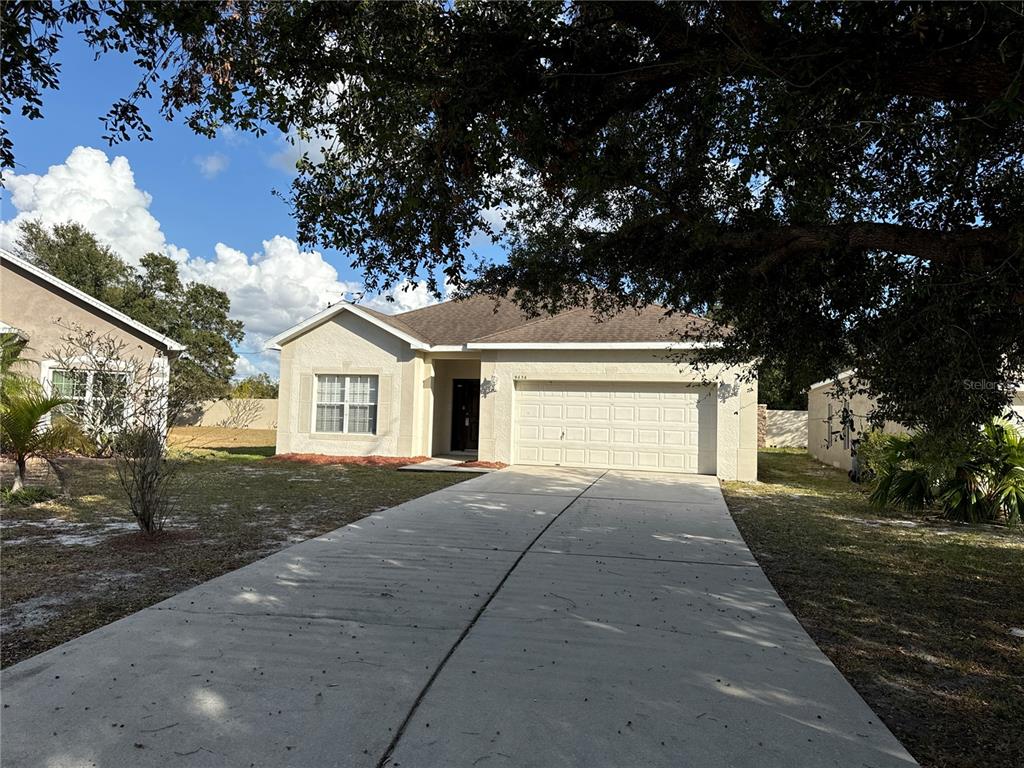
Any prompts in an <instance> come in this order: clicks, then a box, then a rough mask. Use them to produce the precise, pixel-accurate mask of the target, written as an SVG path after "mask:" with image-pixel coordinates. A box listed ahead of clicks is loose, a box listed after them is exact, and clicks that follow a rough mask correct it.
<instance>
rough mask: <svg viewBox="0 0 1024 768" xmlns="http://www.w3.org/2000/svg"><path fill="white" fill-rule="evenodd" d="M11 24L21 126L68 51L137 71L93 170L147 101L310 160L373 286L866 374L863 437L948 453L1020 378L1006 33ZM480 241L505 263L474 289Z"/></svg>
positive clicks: (20, 10) (1019, 141)
mask: <svg viewBox="0 0 1024 768" xmlns="http://www.w3.org/2000/svg"><path fill="white" fill-rule="evenodd" d="M3 13H4V22H5V27H6V28H7V29H8V30H9V32H8V35H5V42H4V63H5V64H6V66H5V72H4V74H3V78H4V80H3V86H4V89H3V90H4V94H5V97H4V98H5V99H8V100H13V101H18V102H20V103H21V105H22V110H23V111H24V112H26V113H27V114H29V115H30V116H34V115H35V114H36V113H37V112H38V110H39V109H40V108H41V107H40V105H41V91H42V89H44V88H49V87H56V85H57V80H58V76H59V72H57V71H56V70H55V69H54V66H53V63H52V61H53V59H52V53H53V52H54V51H55V50H56V49H57V47H58V46H59V37H58V36H57V35H58V33H59V31H60V29H61V26H62V25H63V24H65V23H72V22H73V23H76V24H78V25H80V27H81V28H82V29H83V30H84V35H85V37H86V39H87V40H88V41H89V42H90V43H91V44H92V45H93V46H95V47H96V49H97V50H98V51H101V52H111V53H122V52H130V54H131V55H132V56H134V57H135V60H136V61H137V63H138V64H139V66H140V67H141V69H142V72H143V79H142V81H141V83H140V86H139V89H138V90H137V91H136V92H135V93H132V94H126V95H125V98H124V99H123V100H121V101H119V102H118V103H116V104H114V105H113V107H112V108H111V110H110V111H109V112H108V114H107V116H106V120H107V125H108V128H109V135H110V138H111V140H122V139H127V138H130V137H132V136H141V137H146V136H147V134H148V127H147V126H146V124H145V122H144V120H143V118H142V114H143V113H142V111H141V110H140V104H141V103H143V102H144V101H145V97H147V96H149V95H151V94H152V95H154V96H155V98H157V99H158V100H159V103H160V108H161V110H162V113H163V114H164V116H166V117H168V118H172V119H176V118H179V117H180V118H181V119H183V120H185V121H186V122H187V124H188V125H189V126H191V127H192V128H193V129H194V130H195V131H197V132H198V133H200V134H204V135H208V136H212V135H215V134H216V133H217V132H218V131H219V130H221V129H222V128H224V127H225V126H231V127H234V128H236V129H241V130H248V131H257V132H260V131H264V130H267V129H270V128H276V129H279V130H281V131H285V132H287V133H288V134H289V135H290V136H292V137H293V138H294V139H295V140H296V141H300V142H303V143H304V146H308V147H309V152H307V154H306V155H305V157H304V158H303V159H302V160H301V161H300V162H299V164H298V176H297V178H296V179H295V181H294V183H293V185H292V189H291V193H290V196H289V199H290V201H291V204H292V206H293V208H294V213H295V217H296V220H297V223H298V230H299V234H300V238H301V239H302V240H303V241H304V242H305V243H310V244H320V245H323V246H329V247H334V248H339V249H341V250H343V251H344V252H346V253H347V254H349V255H350V256H351V258H352V261H353V264H354V265H355V266H357V267H361V268H363V269H364V270H365V271H366V273H367V278H368V284H369V286H370V287H371V288H376V287H382V286H383V285H385V284H390V283H394V282H395V281H397V280H400V279H402V278H404V277H410V276H416V275H420V276H426V277H428V278H434V277H435V276H437V275H439V274H444V275H445V276H446V277H448V278H449V279H451V280H454V281H455V282H456V283H460V284H462V285H464V287H467V288H470V289H474V290H487V291H493V292H496V293H499V292H505V291H512V292H513V295H514V296H515V298H516V300H517V301H519V302H521V303H522V304H523V305H524V306H525V307H526V308H528V309H531V310H535V311H544V310H553V309H558V308H561V307H564V306H566V305H573V304H579V303H584V302H589V303H591V304H593V305H594V308H595V310H596V311H599V312H605V311H613V310H615V309H620V308H623V307H627V308H628V307H630V306H635V305H638V304H643V303H647V302H658V303H661V304H663V305H664V306H666V307H667V308H669V309H670V310H676V311H692V312H698V313H701V314H706V315H710V316H712V317H714V318H715V319H716V320H718V321H719V322H720V323H721V324H722V325H728V326H729V327H730V328H731V332H730V333H729V334H728V335H727V336H726V337H724V338H722V339H719V340H720V341H722V342H723V345H722V346H721V347H715V348H712V349H709V350H707V351H706V352H704V353H702V355H703V357H704V359H706V360H708V361H710V360H713V359H715V360H724V361H728V362H741V361H749V360H756V361H758V362H759V363H760V364H761V365H762V366H763V367H765V368H766V369H771V370H775V371H790V372H793V373H794V375H798V376H799V377H800V378H799V379H798V380H797V381H798V383H800V384H808V383H810V381H811V380H813V379H815V378H822V377H823V376H824V375H833V374H836V373H838V372H839V371H841V370H843V369H845V368H847V367H851V366H855V367H857V369H858V370H859V371H860V372H861V374H862V378H861V380H862V381H866V382H869V386H870V389H871V390H872V393H873V394H877V395H878V396H879V402H880V408H881V410H880V415H881V416H885V417H887V418H892V419H896V420H899V421H902V422H904V423H906V424H908V425H909V426H920V425H927V426H930V427H932V428H934V429H939V430H951V431H955V430H960V431H962V430H963V429H964V428H966V427H969V426H971V425H977V424H980V423H982V422H983V421H985V420H986V419H987V418H988V417H989V416H991V415H994V414H995V413H997V412H998V411H999V409H1000V408H1001V407H1002V406H1003V405H1005V403H1006V402H1007V400H1008V397H1009V394H1008V393H1009V392H1010V384H1011V382H1012V380H1013V379H1015V378H1018V377H1019V374H1020V371H1021V370H1022V369H1024V279H1022V271H1024V247H1022V244H1024V100H1022V94H1021V88H1020V86H1021V82H1022V72H1024V3H1021V2H1001V3H988V2H977V3H925V2H902V3H840V4H835V3H726V2H712V3H701V4H696V3H680V4H675V3H655V2H623V3H617V2H563V3H531V4H526V3H513V2H496V3H488V2H473V1H467V2H457V3H440V2H438V3H433V2H417V3H383V2H362V3H356V2H350V3H271V2H241V3H239V2H228V1H227V0H225V1H224V2H218V3H208V4H207V3H198V4H192V3H177V4H173V5H172V4H163V3H153V2H141V3H119V2H108V3H102V4H100V5H98V6H88V7H85V4H82V3H71V4H69V5H68V6H64V7H63V10H61V11H56V10H54V9H53V8H52V7H50V6H47V7H45V8H42V7H40V6H38V5H36V4H29V3H9V4H5V5H4V10H3ZM33 25H34V28H35V29H36V33H35V35H34V36H30V35H29V34H28V33H27V32H26V31H25V30H27V29H28V28H29V27H30V26H33ZM19 30H20V31H21V34H15V33H16V32H18V31H19ZM6 38H11V39H6ZM0 159H2V160H6V161H8V162H9V160H10V157H9V156H8V157H0ZM499 219H500V221H499ZM496 222H498V223H496ZM481 231H482V232H485V233H489V234H491V235H492V236H493V237H494V238H495V239H497V240H500V241H501V242H503V243H505V244H506V245H507V248H508V254H509V255H508V260H507V262H506V263H500V264H483V265H477V264H474V263H473V262H472V261H471V255H470V254H471V250H470V248H469V245H470V242H471V239H472V238H473V237H474V236H478V235H479V233H480V232H481ZM461 281H465V282H461Z"/></svg>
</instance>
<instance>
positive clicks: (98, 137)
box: [0, 33, 500, 373]
mask: <svg viewBox="0 0 1024 768" xmlns="http://www.w3.org/2000/svg"><path fill="white" fill-rule="evenodd" d="M58 60H59V61H60V62H61V64H62V67H63V69H62V74H61V87H60V90H58V91H47V92H45V93H44V102H43V114H44V117H43V118H42V119H41V120H31V121H30V120H26V119H24V118H22V117H21V116H20V115H18V114H14V115H12V116H11V117H10V120H9V125H10V128H11V134H12V139H13V141H14V145H15V148H14V151H15V158H16V167H15V170H14V174H13V175H11V174H8V176H7V178H5V183H6V185H7V189H4V190H0V244H4V245H8V246H9V245H10V244H11V238H12V237H13V236H14V235H13V233H14V232H15V230H16V225H17V223H18V221H21V220H24V219H25V218H30V217H31V218H38V219H40V220H42V221H44V223H50V224H52V223H56V222H57V221H63V220H68V219H73V220H79V221H80V222H81V223H83V224H85V225H86V226H88V227H89V228H90V229H92V230H93V231H94V232H96V234H97V235H98V236H100V238H101V239H102V240H104V241H105V242H107V244H108V245H110V246H111V247H113V248H114V249H115V250H116V251H118V252H119V253H120V254H121V255H122V256H123V257H124V258H125V259H126V260H127V261H129V262H131V261H133V260H136V259H137V258H138V257H139V256H141V255H142V252H145V250H155V249H158V248H159V249H164V250H167V251H168V252H170V253H172V254H173V255H176V257H177V258H179V260H180V262H181V268H182V272H183V274H184V275H185V276H186V277H189V278H192V279H201V280H204V281H205V282H209V283H211V284H213V285H216V286H217V287H218V288H221V289H222V290H225V291H227V292H228V294H229V295H230V296H231V298H232V313H233V314H234V315H235V316H237V317H238V318H239V319H241V320H243V322H245V323H246V328H247V331H248V334H249V335H248V336H247V338H246V341H245V342H244V343H243V345H242V346H241V347H240V350H239V351H240V355H241V357H242V360H240V364H239V371H240V373H249V372H252V371H254V370H257V369H258V370H267V371H269V372H271V373H276V357H275V356H274V355H273V354H265V353H263V352H262V343H263V341H264V340H265V339H266V338H267V337H268V336H269V335H272V334H273V333H274V332H276V331H277V330H282V329H283V328H285V327H287V326H288V325H290V324H292V323H294V322H298V321H299V320H301V319H302V318H303V317H305V316H308V315H309V314H312V313H313V312H316V311H319V309H322V308H323V306H325V305H326V303H329V302H333V301H337V300H338V299H339V298H342V294H343V293H345V292H346V291H349V292H350V293H349V296H350V297H351V296H352V295H354V294H355V293H357V292H358V291H359V289H360V288H361V282H362V276H361V274H360V273H359V272H357V271H355V270H353V269H352V268H351V267H350V266H349V264H348V260H347V259H346V258H345V256H344V255H343V254H341V253H338V252H336V251H326V250H321V249H317V250H316V251H315V252H310V251H303V250H302V249H299V248H298V246H297V244H296V243H295V242H294V239H295V223H294V221H293V220H292V218H291V215H290V211H289V208H288V205H287V204H286V203H285V202H284V201H282V200H281V199H279V198H278V197H276V196H274V194H273V191H274V190H275V189H276V190H280V191H287V190H288V187H289V183H290V181H291V179H292V176H293V174H292V171H291V168H292V167H293V163H294V157H295V151H294V150H292V149H291V147H290V146H289V145H288V144H287V142H285V141H284V138H283V137H282V136H281V135H280V134H278V133H276V132H271V133H270V134H268V135H266V136H263V137H260V138H257V137H255V136H252V135H245V134H238V133H232V132H229V133H227V134H226V135H221V136H218V137H217V138H216V139H206V138H204V137H201V136H197V135H196V134H194V133H192V132H191V131H190V130H189V129H188V128H187V127H186V126H185V125H184V124H183V123H181V122H175V123H168V122H166V121H164V120H163V119H162V118H161V117H160V116H159V115H158V112H157V105H156V103H155V102H150V103H149V104H147V105H144V115H145V117H146V120H147V122H148V123H149V125H150V127H151V129H152V137H153V140H152V141H146V142H141V141H136V140H132V141H130V142H126V143H122V144H117V145H114V146H109V145H108V144H107V142H106V141H105V140H104V139H103V138H102V137H103V133H104V128H103V123H102V121H101V120H100V118H101V116H102V115H103V114H105V113H106V111H107V110H108V109H109V107H110V105H111V104H112V103H113V102H114V101H115V100H116V99H117V98H118V97H120V96H124V95H127V94H129V93H130V92H131V90H132V88H133V87H134V86H135V84H136V83H137V81H138V71H137V70H136V68H135V66H134V65H133V64H132V62H131V59H130V57H128V56H121V55H117V54H109V55H107V56H105V57H103V58H102V59H100V60H99V61H95V60H94V57H93V53H92V51H91V50H90V49H89V48H88V46H86V45H85V43H84V42H82V41H81V39H80V38H79V37H78V36H77V35H76V34H74V33H71V34H69V36H68V37H66V38H65V42H64V47H63V49H62V51H61V53H60V55H59V59H58ZM15 109H16V110H17V105H16V108H15ZM77 148H84V149H77ZM100 153H102V155H101V154H100ZM117 157H123V158H124V161H116V160H115V158H117ZM125 161H126V162H125ZM147 195H148V197H147ZM16 218H17V221H15V219H16ZM482 250H483V252H485V253H486V254H487V255H489V256H490V257H492V258H493V257H495V256H499V257H500V252H499V251H497V249H495V248H494V247H493V246H490V245H489V244H488V245H486V246H484V247H483V248H482ZM413 287H414V288H415V287H416V286H413ZM396 296H397V297H398V298H399V299H400V301H399V305H398V307H397V309H398V310H399V311H400V310H402V309H408V308H414V307H416V306H420V305H422V304H423V303H427V302H429V301H431V299H430V297H429V296H427V294H426V292H425V290H423V288H422V286H419V289H418V290H415V291H407V292H399V293H396ZM370 301H371V303H373V305H374V306H378V307H379V308H382V309H388V308H390V309H396V307H395V306H394V305H389V304H386V303H384V302H383V301H380V300H376V299H370Z"/></svg>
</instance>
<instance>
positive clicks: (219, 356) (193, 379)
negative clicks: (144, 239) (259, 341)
mask: <svg viewBox="0 0 1024 768" xmlns="http://www.w3.org/2000/svg"><path fill="white" fill-rule="evenodd" d="M18 248H19V250H20V251H21V253H22V255H23V256H24V257H25V258H27V259H28V260H29V261H32V262H33V263H35V264H37V265H38V266H40V267H42V268H43V269H45V270H46V271H47V272H49V273H50V274H52V275H54V276H56V277H59V278H60V279H62V280H65V281H67V282H69V283H71V284H72V285H74V286H75V287H77V288H79V289H81V290H83V291H85V292H86V293H88V294H90V295H92V296H95V297H96V298H98V299H100V300H101V301H104V302H106V303H107V304H109V305H111V306H112V307H114V308H115V309H118V310H120V311H122V312H124V313H125V314H126V315H128V316H129V317H131V318H133V319H135V320H138V321H139V322H141V323H145V324H146V325H148V326H149V327H151V328H153V329H154V330H156V331H159V332H160V333H163V334H165V335H167V336H170V337H171V338H172V339H174V340H175V341H179V342H181V343H182V344H184V345H185V346H186V348H187V351H186V352H185V354H184V355H183V356H181V357H180V358H178V359H176V360H173V361H172V363H171V393H170V398H171V403H170V409H169V410H170V411H171V412H172V413H177V412H179V411H180V410H183V409H184V408H186V407H189V406H190V405H193V404H195V403H198V402H200V401H202V400H209V399H215V398H218V397H223V396H224V395H226V394H227V391H228V386H229V381H230V379H231V377H232V376H233V375H234V373H235V357H236V355H235V352H234V349H233V347H232V345H233V344H237V343H239V342H240V341H241V340H242V336H243V330H242V323H241V322H240V321H238V320H232V319H231V318H230V317H229V312H230V310H231V301H230V299H228V296H227V294H226V293H224V292H223V291H220V290H218V289H216V288H213V287H212V286H209V285H205V284H203V283H182V281H181V278H180V277H179V275H178V266H177V264H176V263H175V262H174V260H173V259H171V258H170V257H168V256H166V255H164V254H158V253H150V254H146V255H145V256H143V257H142V259H141V260H140V262H139V269H135V268H133V267H131V266H129V265H128V264H126V263H125V262H124V261H122V260H121V258H120V257H118V256H117V254H115V253H114V252H113V251H111V250H110V249H109V248H107V247H106V246H103V245H100V244H99V243H98V242H97V240H96V238H95V236H94V235H93V234H92V233H91V232H89V231H88V230H86V229H85V228H84V227H82V226H81V225H79V224H74V223H69V224H58V225H56V226H55V227H53V228H52V229H47V228H46V227H44V226H43V225H41V224H39V223H37V222H28V223H26V224H25V225H23V226H22V229H21V232H20V238H19V240H18Z"/></svg>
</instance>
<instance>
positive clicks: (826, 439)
mask: <svg viewBox="0 0 1024 768" xmlns="http://www.w3.org/2000/svg"><path fill="white" fill-rule="evenodd" d="M855 375H856V374H855V372H854V371H852V370H850V371H843V372H842V373H840V374H839V376H838V377H837V378H838V380H839V381H840V382H841V383H843V382H847V383H848V382H849V379H851V378H852V377H853V376H855ZM874 409H875V400H874V398H872V397H868V396H867V395H864V394H852V395H845V396H837V395H836V392H835V380H832V379H828V380H825V381H819V382H816V383H815V384H812V385H811V388H810V389H809V390H808V392H807V450H808V451H809V452H810V454H811V455H812V456H813V457H814V458H816V459H817V460H818V461H821V462H824V463H825V464H830V465H832V466H833V467H839V468H840V469H845V470H847V471H849V470H850V469H851V468H852V467H853V453H854V450H853V449H854V448H855V447H856V444H857V441H859V440H860V439H861V438H862V437H863V436H864V434H865V433H866V432H868V431H869V430H870V429H871V425H870V423H869V421H868V419H869V417H870V415H871V413H872V411H874ZM1006 416H1007V417H1008V418H1009V419H1010V420H1011V421H1013V422H1014V423H1015V424H1017V425H1018V426H1022V425H1024V389H1019V390H1017V392H1016V393H1015V395H1014V398H1013V403H1012V405H1011V406H1010V408H1009V409H1008V413H1007V414H1006ZM883 430H884V431H885V432H888V433H890V434H898V433H902V432H906V431H907V430H906V428H905V427H904V426H903V425H902V424H898V423H896V422H894V421H887V422H885V424H884V425H883Z"/></svg>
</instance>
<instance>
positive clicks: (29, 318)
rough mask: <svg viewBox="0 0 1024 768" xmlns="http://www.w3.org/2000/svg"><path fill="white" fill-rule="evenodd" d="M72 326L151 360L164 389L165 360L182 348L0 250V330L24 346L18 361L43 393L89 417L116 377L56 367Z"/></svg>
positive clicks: (150, 329)
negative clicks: (111, 338) (108, 338)
mask: <svg viewBox="0 0 1024 768" xmlns="http://www.w3.org/2000/svg"><path fill="white" fill-rule="evenodd" d="M71 325H78V326H81V327H82V328H85V329H87V330H92V331H95V332H96V334H97V335H101V336H102V335H106V334H111V335H113V336H114V337H116V338H118V339H119V340H121V341H122V342H123V343H124V344H125V345H126V346H125V355H126V356H128V355H130V356H133V357H136V358H138V359H139V360H140V361H143V362H146V361H152V362H151V365H152V366H153V367H154V369H155V371H156V374H157V375H156V377H154V378H155V379H158V378H162V379H163V382H164V386H165V387H166V386H167V384H168V382H169V374H170V367H169V361H170V358H173V357H175V356H176V355H178V354H179V353H180V352H182V351H183V350H184V349H185V348H184V347H183V346H182V345H181V344H179V343H178V342H176V341H174V339H171V338H168V337H167V336H164V335H163V334H161V333H157V332H156V331H154V330H153V329H152V328H149V327H148V326H145V325H143V324H142V323H139V322H136V321H135V320H132V319H131V318H130V317H128V316H127V315H126V314H124V313H123V312H119V311H117V310H116V309H114V308H113V307H111V306H109V305H107V304H104V303H103V302H102V301H100V300H99V299H96V298H93V297H92V296H90V295H89V294H87V293H85V292H84V291H80V290H79V289H77V288H75V287H74V286H72V285H69V284H68V283H65V282H64V281H63V280H59V279H58V278H56V277H54V276H53V275H51V274H49V273H48V272H46V271H44V270H42V269H40V268H39V267H36V266H35V265H33V264H30V263H28V262H27V261H25V260H24V259H21V258H18V257H17V256H15V255H14V254H12V253H9V252H8V251H5V250H3V249H0V326H2V328H0V330H3V331H6V332H12V333H16V334H18V335H19V336H21V337H22V338H23V339H25V340H26V341H27V342H28V343H27V345H26V346H25V349H24V351H23V352H22V354H21V358H20V359H21V360H22V361H23V363H24V364H26V366H25V369H24V370H23V372H24V373H25V374H26V375H29V376H32V377H33V378H35V379H37V380H38V381H40V382H41V383H42V384H43V387H44V388H45V390H46V391H47V392H56V393H59V394H60V395H62V396H64V397H66V398H68V399H70V400H71V401H72V405H71V408H73V409H74V410H76V411H79V412H82V413H88V412H89V410H90V408H92V405H93V403H94V401H95V400H96V399H97V398H99V397H100V395H101V390H102V389H103V387H104V386H105V385H107V384H109V383H110V379H111V377H112V376H116V375H117V373H116V372H114V373H111V372H110V371H104V372H102V373H101V372H97V371H90V370H87V369H84V368H78V367H76V368H74V369H72V370H66V369H62V368H61V367H60V366H59V365H58V363H57V362H56V361H55V360H54V359H53V358H52V354H53V352H54V350H56V349H57V348H59V347H60V346H61V337H62V336H64V335H65V334H66V332H67V331H66V329H67V327H68V326H71ZM165 394H166V390H165Z"/></svg>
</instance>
